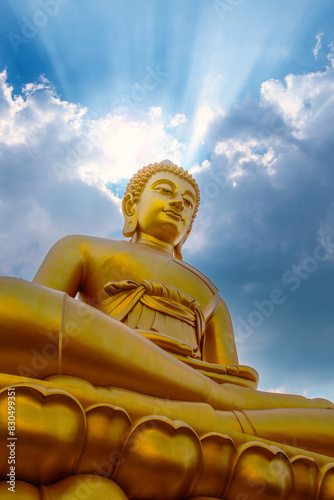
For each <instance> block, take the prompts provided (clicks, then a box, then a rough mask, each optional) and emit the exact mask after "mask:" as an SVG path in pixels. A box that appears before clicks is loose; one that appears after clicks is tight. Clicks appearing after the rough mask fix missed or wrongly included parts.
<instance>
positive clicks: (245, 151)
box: [214, 139, 277, 179]
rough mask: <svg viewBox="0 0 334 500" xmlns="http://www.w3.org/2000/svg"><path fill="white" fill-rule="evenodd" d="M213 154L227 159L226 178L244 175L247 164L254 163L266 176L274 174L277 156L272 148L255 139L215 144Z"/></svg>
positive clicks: (232, 140)
mask: <svg viewBox="0 0 334 500" xmlns="http://www.w3.org/2000/svg"><path fill="white" fill-rule="evenodd" d="M214 153H215V154H216V155H217V156H221V155H224V156H225V157H226V159H227V163H226V167H227V169H228V178H230V179H235V178H237V177H242V176H243V175H245V173H246V170H245V167H247V164H249V163H255V164H256V165H258V166H260V167H262V168H263V169H264V170H265V172H266V173H267V174H268V175H273V174H274V173H275V169H274V164H275V163H276V161H277V156H276V154H275V151H274V149H273V147H272V146H267V145H266V144H264V143H262V142H260V141H258V140H257V139H250V140H241V139H227V140H225V141H221V142H217V144H216V145H215V149H214Z"/></svg>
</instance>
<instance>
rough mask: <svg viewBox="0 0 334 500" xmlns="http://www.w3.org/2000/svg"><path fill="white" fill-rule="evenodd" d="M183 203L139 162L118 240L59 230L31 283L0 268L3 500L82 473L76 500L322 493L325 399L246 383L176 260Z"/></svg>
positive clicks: (217, 314)
mask: <svg viewBox="0 0 334 500" xmlns="http://www.w3.org/2000/svg"><path fill="white" fill-rule="evenodd" d="M198 201H199V191H198V189H197V185H196V183H195V182H194V181H193V180H192V179H191V178H190V176H189V174H187V173H185V172H184V171H181V170H179V169H178V168H177V167H175V166H171V165H169V164H165V165H162V164H155V165H153V166H149V167H148V168H147V169H144V170H143V171H142V172H141V173H140V174H139V175H138V176H137V177H136V178H135V180H134V181H133V182H132V184H131V183H130V185H129V187H128V189H127V191H126V194H125V197H124V201H123V213H124V218H125V225H124V230H123V233H124V234H125V235H126V236H131V237H132V239H131V240H130V241H114V240H108V239H101V238H92V237H86V236H68V237H66V238H63V239H62V240H60V241H59V242H58V243H56V244H55V245H54V247H53V248H52V249H51V250H50V252H49V254H48V255H47V257H46V258H45V260H44V262H43V263H42V265H41V267H40V269H39V270H38V272H37V274H36V276H35V278H34V283H30V282H27V281H24V280H19V279H15V278H7V277H1V278H0V337H1V346H2V349H1V353H0V363H1V371H2V372H3V373H2V375H0V382H1V384H0V386H1V387H2V388H3V390H2V392H1V394H0V417H1V427H0V443H1V448H3V449H4V450H5V449H6V442H7V438H8V429H7V397H8V387H15V398H16V401H15V404H16V433H17V444H16V464H15V466H16V471H15V472H16V480H17V484H16V486H17V491H16V494H17V498H19V499H20V498H21V497H22V498H27V499H29V498H31V499H35V498H36V499H37V498H48V499H49V498H50V499H56V498H57V499H58V498H62V496H61V495H63V494H65V493H66V494H67V495H68V496H69V497H70V498H77V497H78V498H79V497H80V494H81V493H80V492H79V493H78V491H79V490H80V488H79V486H82V488H84V486H85V487H88V486H87V484H89V482H92V477H93V479H94V476H90V475H89V474H98V475H99V476H104V475H105V476H106V477H107V478H109V479H104V478H103V481H102V482H101V483H99V486H96V490H95V492H94V491H93V490H94V488H93V487H92V484H91V486H90V489H91V491H89V492H88V493H87V495H91V496H87V498H95V497H94V495H96V497H98V498H101V499H104V498H106V499H107V498H109V497H112V498H117V499H118V498H119V499H120V500H121V499H123V498H134V499H141V498H146V499H148V498H152V499H160V498H161V499H171V500H172V499H177V498H191V497H193V498H195V497H201V498H206V497H211V498H221V499H223V498H226V499H232V498H237V497H238V495H239V496H240V495H246V497H247V498H250V499H253V498H268V499H269V498H270V499H274V498H280V499H283V498H284V499H285V498H286V499H289V498H293V499H298V498H310V499H311V498H319V499H322V498H323V499H325V498H326V499H331V498H332V499H334V468H333V467H334V412H333V407H334V405H333V404H332V403H331V402H329V401H326V400H323V399H315V400H310V399H307V398H304V397H302V396H295V395H286V394H273V393H265V392H261V391H258V390H256V387H257V383H258V375H257V372H256V371H255V370H254V369H253V368H250V367H246V366H242V365H239V362H238V357H237V353H236V348H235V343H234V336H233V329H232V323H231V319H230V316H229V313H228V310H227V307H226V305H225V303H224V301H223V300H222V299H221V298H220V297H219V295H218V291H217V289H216V288H215V286H214V285H213V284H212V283H211V282H210V280H208V279H207V278H206V277H205V276H204V275H202V274H201V273H200V272H199V271H198V270H196V269H194V268H193V267H191V266H190V265H189V264H187V263H185V262H183V261H182V260H181V258H182V257H181V252H182V245H183V243H184V242H185V240H186V239H187V237H188V234H189V232H190V230H191V227H192V223H193V220H194V215H195V214H196V211H197V206H198ZM8 467H9V466H8V463H7V455H6V453H3V452H2V453H1V458H0V475H1V476H0V477H1V479H2V480H3V481H4V482H2V483H0V492H1V493H0V495H1V498H6V495H7V493H6V492H7V491H8V489H6V488H5V487H4V485H6V484H7V483H6V482H5V480H6V474H7V473H8V471H9V469H8ZM100 479H101V480H102V478H100ZM111 479H112V481H111ZM30 483H31V484H30ZM260 484H262V485H264V490H263V491H261V492H260V493H259V491H260V489H261V488H260V486H259V485H260ZM32 485H35V486H32ZM78 485H79V486H78ZM256 485H257V487H256ZM7 486H8V484H7ZM76 488H77V489H76ZM78 488H79V489H78ZM98 488H100V489H98ZM88 489H89V488H88ZM122 491H123V492H124V493H123V492H122ZM21 492H22V493H21ZM9 494H11V492H9V493H8V495H9ZM20 495H21V496H20ZM24 495H26V496H24ZM41 495H42V496H41ZM76 495H77V496H76ZM78 495H79V496H78ZM92 495H93V496H92ZM108 495H109V496H108ZM259 495H260V496H259ZM246 497H244V498H246ZM240 498H241V497H240Z"/></svg>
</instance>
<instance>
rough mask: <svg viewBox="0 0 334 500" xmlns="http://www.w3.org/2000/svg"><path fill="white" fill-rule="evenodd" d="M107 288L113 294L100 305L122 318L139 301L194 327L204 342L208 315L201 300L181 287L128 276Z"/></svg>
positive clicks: (115, 316)
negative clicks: (138, 279)
mask: <svg viewBox="0 0 334 500" xmlns="http://www.w3.org/2000/svg"><path fill="white" fill-rule="evenodd" d="M104 290H105V291H106V293H107V294H108V295H109V297H108V298H107V299H106V300H104V301H103V302H101V304H100V305H99V308H100V309H102V310H103V311H104V312H105V313H107V314H108V315H110V316H112V317H113V318H115V319H117V320H118V321H123V320H124V319H125V318H126V316H127V315H128V314H129V313H130V312H131V310H132V309H133V308H134V307H135V305H136V304H137V303H138V302H141V304H143V305H144V306H146V307H149V308H150V309H152V310H154V311H157V312H159V313H161V314H164V315H167V316H171V317H172V318H176V319H178V320H180V321H184V322H185V323H187V324H188V325H190V326H191V327H193V328H194V329H195V331H196V338H197V343H198V346H200V345H201V338H202V335H203V329H204V328H203V327H204V317H203V314H202V312H201V311H200V309H199V306H200V303H199V302H198V301H197V300H196V299H194V298H193V297H191V296H190V295H189V294H187V293H185V292H183V291H182V290H180V289H179V288H176V287H175V286H172V285H169V284H166V283H160V282H158V281H150V280H144V281H142V282H140V283H137V282H135V281H131V280H124V281H111V282H109V283H107V284H106V285H105V286H104ZM160 333H162V334H163V332H160ZM196 357H198V355H196Z"/></svg>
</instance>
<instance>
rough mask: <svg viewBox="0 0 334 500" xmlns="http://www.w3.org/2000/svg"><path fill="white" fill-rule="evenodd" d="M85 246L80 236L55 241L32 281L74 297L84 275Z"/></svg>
mask: <svg viewBox="0 0 334 500" xmlns="http://www.w3.org/2000/svg"><path fill="white" fill-rule="evenodd" d="M85 248H86V245H85V242H84V241H83V239H82V238H81V237H80V236H65V237H64V238H62V239H61V240H59V241H57V243H55V245H53V247H52V248H51V250H50V251H49V253H48V254H47V256H46V257H45V259H44V261H43V262H42V264H41V266H40V268H39V269H38V271H37V273H36V275H35V277H34V279H33V282H34V283H37V284H39V285H43V286H46V287H48V288H52V289H53V290H59V291H62V292H66V293H68V294H69V295H70V296H71V297H75V296H76V294H77V292H78V291H79V290H80V287H81V284H82V280H83V276H84V264H85V257H84V256H85V254H86V252H85Z"/></svg>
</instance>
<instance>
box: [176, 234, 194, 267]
mask: <svg viewBox="0 0 334 500" xmlns="http://www.w3.org/2000/svg"><path fill="white" fill-rule="evenodd" d="M190 232H191V228H189V229H188V231H187V232H186V234H185V235H184V237H183V238H182V240H181V241H180V242H179V243H178V244H177V245H176V247H174V257H175V259H180V260H183V258H182V247H183V245H184V244H185V242H186V241H187V238H188V236H189V234H190Z"/></svg>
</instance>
